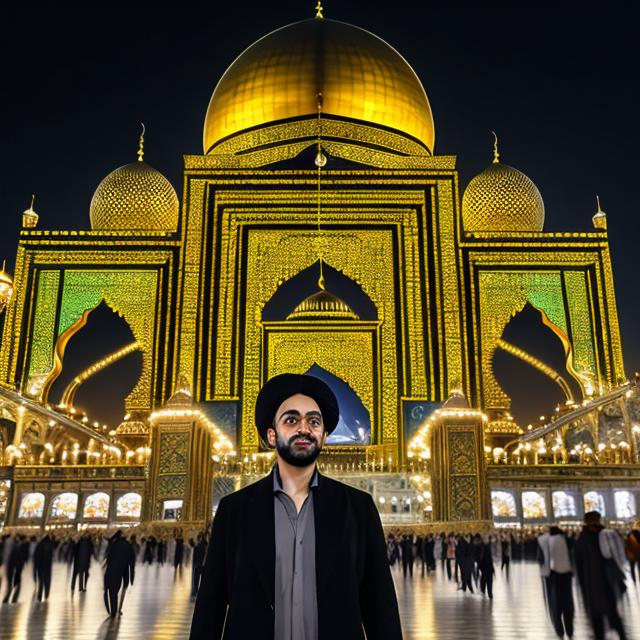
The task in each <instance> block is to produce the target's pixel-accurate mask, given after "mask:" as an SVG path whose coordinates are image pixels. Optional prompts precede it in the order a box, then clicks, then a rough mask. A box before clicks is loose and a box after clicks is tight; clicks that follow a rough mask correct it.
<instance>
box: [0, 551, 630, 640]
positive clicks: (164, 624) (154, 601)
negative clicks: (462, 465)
mask: <svg viewBox="0 0 640 640" xmlns="http://www.w3.org/2000/svg"><path fill="white" fill-rule="evenodd" d="M393 577H394V581H395V584H396V590H397V593H398V601H399V604H400V614H401V617H402V623H403V627H404V638H405V640H431V639H436V638H438V639H439V640H447V639H455V640H466V639H472V638H473V639H475V638H495V639H500V640H507V639H509V640H511V639H513V638H518V639H519V640H524V639H531V640H544V639H547V638H548V639H552V638H555V637H556V636H555V634H554V633H553V630H552V628H551V625H550V623H549V622H548V620H547V616H546V612H545V605H544V601H543V598H542V587H541V582H540V578H539V575H538V568H537V566H536V565H535V564H533V563H524V564H522V563H514V565H513V566H512V571H511V576H510V580H509V582H507V581H506V580H505V578H504V576H502V575H500V573H498V575H497V576H496V580H495V585H494V599H493V601H489V600H488V599H487V598H484V597H483V596H481V595H479V594H477V593H474V594H468V593H463V592H462V591H458V590H457V589H456V585H455V583H454V582H449V581H447V580H446V577H445V576H443V573H442V572H441V571H440V570H438V571H437V572H436V575H435V576H434V575H431V576H429V577H425V578H422V577H421V575H420V572H419V571H417V572H416V573H415V575H414V576H413V578H410V577H408V578H406V579H405V578H403V576H402V573H401V571H400V568H399V567H397V566H396V567H394V568H393ZM189 580H190V569H189V568H185V569H184V571H183V573H182V575H179V574H178V575H177V576H175V579H174V572H173V569H172V568H171V567H169V566H167V565H165V566H164V567H159V566H152V567H148V566H144V567H141V566H138V567H137V571H136V582H135V585H134V586H133V587H132V588H130V589H129V591H128V592H127V596H126V601H125V605H124V612H123V615H122V617H120V618H118V619H116V620H114V621H112V620H110V619H109V618H107V616H106V612H105V610H104V606H103V603H102V590H101V570H100V566H99V565H98V564H97V563H94V565H93V567H92V572H91V576H90V579H89V584H88V589H87V591H86V592H85V593H76V594H75V595H74V596H73V597H71V592H70V587H69V585H70V573H69V571H68V569H67V567H66V566H65V565H60V564H56V565H54V576H53V584H52V590H51V596H50V598H49V601H48V602H46V603H37V602H35V601H34V600H33V595H34V585H33V581H32V577H31V565H28V566H27V567H25V570H24V573H23V586H22V592H21V594H20V598H19V600H18V602H17V603H15V604H3V605H0V638H2V640H82V639H85V638H86V639H89V638H91V639H99V640H116V639H117V640H146V639H153V640H178V639H186V638H188V635H189V625H190V621H191V612H192V608H193V605H192V603H191V602H190V599H189ZM629 584H630V588H629V592H628V595H627V597H626V598H625V600H624V602H623V609H622V613H623V617H624V620H625V624H626V627H627V630H628V633H629V638H630V639H631V640H640V589H639V588H638V587H635V586H634V585H633V584H632V583H631V582H630V581H629ZM5 588H6V582H5V581H4V580H3V584H2V589H3V591H2V593H3V595H4V589H5ZM576 604H577V611H576V632H575V636H574V637H575V638H577V639H581V638H590V637H591V634H590V633H589V632H588V630H587V627H586V622H585V618H584V612H583V610H582V607H581V604H580V602H579V598H578V597H577V594H576ZM610 637H612V638H613V637H616V636H615V634H611V636H610Z"/></svg>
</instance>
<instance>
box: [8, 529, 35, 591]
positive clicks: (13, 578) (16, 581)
mask: <svg viewBox="0 0 640 640" xmlns="http://www.w3.org/2000/svg"><path fill="white" fill-rule="evenodd" d="M28 559H29V541H28V540H27V539H26V538H25V537H24V536H22V535H18V536H16V538H15V540H14V541H13V544H12V545H11V548H10V550H9V558H8V560H7V591H6V593H5V596H4V599H3V601H2V602H5V603H6V602H9V601H11V602H17V601H18V596H19V595H20V587H21V585H22V570H23V569H24V565H25V564H26V562H27V560H28Z"/></svg>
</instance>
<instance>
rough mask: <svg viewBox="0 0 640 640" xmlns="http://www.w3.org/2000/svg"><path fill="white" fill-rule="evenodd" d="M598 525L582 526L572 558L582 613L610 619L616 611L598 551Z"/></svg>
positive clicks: (607, 575)
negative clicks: (582, 604)
mask: <svg viewBox="0 0 640 640" xmlns="http://www.w3.org/2000/svg"><path fill="white" fill-rule="evenodd" d="M603 528H604V527H602V526H601V525H586V526H585V527H584V528H583V529H582V533H581V534H580V537H579V538H578V540H577V541H576V543H575V545H574V549H573V555H574V560H575V565H576V570H577V572H578V582H579V583H580V589H581V591H582V596H583V598H584V604H585V609H586V610H587V611H588V612H589V613H591V614H594V615H606V616H609V615H611V614H612V613H613V612H614V610H615V607H616V600H615V595H614V593H615V585H614V584H612V582H611V580H610V577H611V574H610V572H609V571H607V563H613V562H614V561H613V560H607V559H606V558H605V557H604V556H603V555H602V552H601V551H600V538H599V534H600V531H601V530H602V529H603Z"/></svg>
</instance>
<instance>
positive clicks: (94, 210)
mask: <svg viewBox="0 0 640 640" xmlns="http://www.w3.org/2000/svg"><path fill="white" fill-rule="evenodd" d="M179 213H180V205H179V202H178V196H177V195H176V192H175V189H174V188H173V187H172V186H171V183H170V182H169V181H168V180H167V179H166V178H165V177H164V176H163V175H162V174H161V173H160V172H159V171H158V170H157V169H154V168H153V167H152V166H150V165H148V164H147V163H146V162H143V161H138V162H132V163H131V164H126V165H124V166H123V167H120V168H118V169H116V170H115V171H112V172H111V173H110V174H109V175H108V176H107V177H106V178H105V179H104V180H103V181H102V182H101V183H100V184H99V185H98V188H97V189H96V191H95V193H94V194H93V198H92V200H91V207H90V212H89V215H90V219H91V228H92V229H94V230H103V229H104V230H129V231H175V230H176V229H177V228H178V220H179Z"/></svg>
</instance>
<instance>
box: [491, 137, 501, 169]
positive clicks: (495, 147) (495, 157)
mask: <svg viewBox="0 0 640 640" xmlns="http://www.w3.org/2000/svg"><path fill="white" fill-rule="evenodd" d="M491 133H493V161H494V162H495V163H496V164H497V163H498V162H500V154H499V153H498V135H497V134H496V132H495V131H492V132H491Z"/></svg>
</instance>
